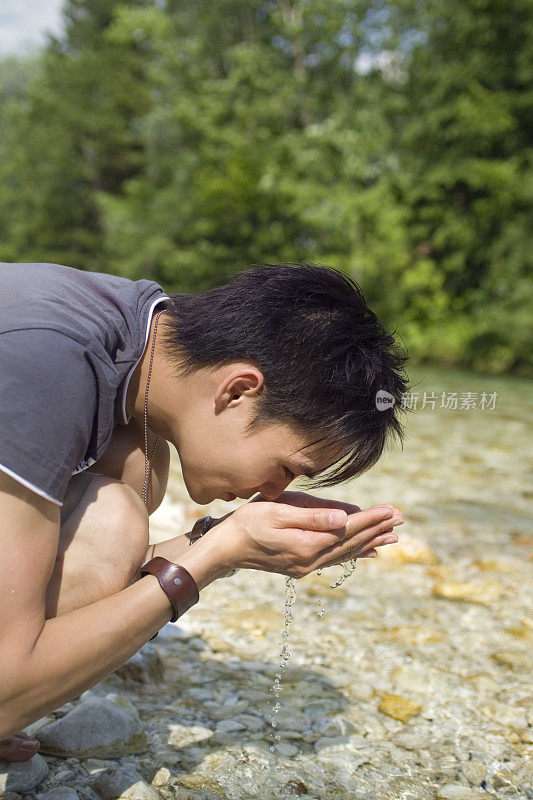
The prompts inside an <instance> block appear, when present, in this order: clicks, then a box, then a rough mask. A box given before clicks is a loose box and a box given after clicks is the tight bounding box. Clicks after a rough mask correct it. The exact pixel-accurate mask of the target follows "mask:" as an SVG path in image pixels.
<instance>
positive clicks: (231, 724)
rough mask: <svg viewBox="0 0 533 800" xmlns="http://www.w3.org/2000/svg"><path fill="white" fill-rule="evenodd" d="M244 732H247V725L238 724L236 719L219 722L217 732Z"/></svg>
mask: <svg viewBox="0 0 533 800" xmlns="http://www.w3.org/2000/svg"><path fill="white" fill-rule="evenodd" d="M244 730H246V725H243V724H242V722H237V720H235V719H221V720H220V722H217V731H222V732H223V733H229V732H230V731H244Z"/></svg>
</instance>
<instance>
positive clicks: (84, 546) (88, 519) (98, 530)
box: [0, 473, 148, 761]
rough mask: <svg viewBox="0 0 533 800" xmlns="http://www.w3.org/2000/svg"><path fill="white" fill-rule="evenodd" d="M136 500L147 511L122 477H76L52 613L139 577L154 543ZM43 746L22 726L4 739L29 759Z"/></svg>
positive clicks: (1, 753)
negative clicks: (147, 553) (120, 478)
mask: <svg viewBox="0 0 533 800" xmlns="http://www.w3.org/2000/svg"><path fill="white" fill-rule="evenodd" d="M135 506H137V507H139V508H141V509H142V510H143V511H144V504H143V502H142V500H141V498H140V497H139V495H138V494H137V493H136V492H135V491H134V490H133V489H132V488H131V487H130V486H128V485H127V484H125V483H123V482H122V481H120V480H117V479H115V478H109V477H107V476H105V475H98V474H95V473H92V474H91V475H89V474H85V473H80V474H79V475H76V476H74V477H73V478H72V480H71V485H69V493H68V502H67V500H66V501H65V506H64V507H65V514H64V518H63V520H62V522H61V527H60V534H59V545H58V551H57V556H56V562H55V565H54V570H53V573H52V576H51V578H50V581H49V583H48V587H47V592H46V618H47V619H50V618H51V617H57V616H60V615H61V614H65V613H66V612H67V611H71V610H73V609H75V608H79V607H81V606H86V605H89V604H90V603H94V602H96V601H97V600H100V599H101V598H102V597H108V596H109V595H111V594H114V593H115V592H119V591H121V590H122V589H124V588H125V587H126V586H129V585H130V583H132V582H133V581H134V580H135V578H136V576H137V574H138V571H139V568H140V567H141V565H142V564H143V562H144V556H145V555H146V550H147V547H148V515H147V514H146V512H144V514H145V517H143V516H141V517H140V518H141V519H143V524H142V525H140V524H139V521H138V520H139V515H138V514H136V515H132V508H135ZM69 512H70V513H69ZM128 520H133V521H131V522H129V521H128ZM39 747H40V743H39V741H38V740H37V739H35V737H33V736H28V734H26V733H24V732H22V731H19V732H17V733H14V734H13V735H12V736H9V737H7V738H6V739H2V740H0V758H3V759H4V760H6V761H26V760H28V759H30V758H32V757H33V756H34V755H35V753H36V752H37V751H38V749H39Z"/></svg>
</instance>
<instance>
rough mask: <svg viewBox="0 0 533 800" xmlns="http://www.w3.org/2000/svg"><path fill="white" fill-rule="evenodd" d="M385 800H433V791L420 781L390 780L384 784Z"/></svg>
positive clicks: (411, 779) (407, 779)
mask: <svg viewBox="0 0 533 800" xmlns="http://www.w3.org/2000/svg"><path fill="white" fill-rule="evenodd" d="M385 786H386V795H385V796H386V797H387V798H389V797H390V798H391V800H392V798H394V800H396V798H401V799H402V800H434V798H435V790H434V789H433V788H432V787H431V786H428V785H427V784H426V783H425V782H424V781H423V780H422V779H419V780H417V779H416V778H410V777H406V778H392V779H390V780H388V781H387V782H386V784H385Z"/></svg>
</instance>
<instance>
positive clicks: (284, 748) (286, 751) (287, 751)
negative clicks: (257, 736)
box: [275, 742, 298, 756]
mask: <svg viewBox="0 0 533 800" xmlns="http://www.w3.org/2000/svg"><path fill="white" fill-rule="evenodd" d="M275 747H276V750H277V751H278V753H279V754H280V755H282V756H295V755H296V753H298V748H297V747H296V745H294V744H290V742H278V743H277V745H275Z"/></svg>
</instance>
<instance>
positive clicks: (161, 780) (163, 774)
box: [152, 767, 170, 788]
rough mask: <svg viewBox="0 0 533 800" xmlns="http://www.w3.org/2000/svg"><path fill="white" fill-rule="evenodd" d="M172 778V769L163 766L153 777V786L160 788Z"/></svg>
mask: <svg viewBox="0 0 533 800" xmlns="http://www.w3.org/2000/svg"><path fill="white" fill-rule="evenodd" d="M169 780H170V770H168V769H167V768H166V767H161V769H158V770H157V772H156V773H155V775H154V777H153V778H152V786H155V787H156V788H159V787H160V786H166V785H167V783H168V782H169Z"/></svg>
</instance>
